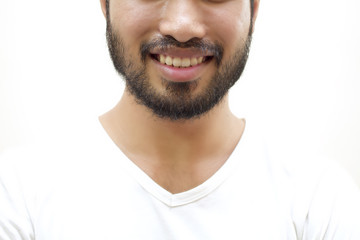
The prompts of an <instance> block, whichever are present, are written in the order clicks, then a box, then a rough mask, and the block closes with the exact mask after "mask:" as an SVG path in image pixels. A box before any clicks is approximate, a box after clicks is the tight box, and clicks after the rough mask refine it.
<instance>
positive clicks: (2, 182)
mask: <svg viewBox="0 0 360 240" xmlns="http://www.w3.org/2000/svg"><path fill="white" fill-rule="evenodd" d="M15 160H16V158H14V157H11V158H9V156H6V155H5V154H3V155H0V240H33V239H35V237H34V231H33V225H32V221H31V218H30V215H29V211H28V208H27V205H26V199H25V197H24V194H23V189H22V184H21V181H20V179H19V176H18V173H17V171H16V168H15V166H14V161H15Z"/></svg>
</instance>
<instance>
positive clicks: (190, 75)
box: [151, 59, 208, 82]
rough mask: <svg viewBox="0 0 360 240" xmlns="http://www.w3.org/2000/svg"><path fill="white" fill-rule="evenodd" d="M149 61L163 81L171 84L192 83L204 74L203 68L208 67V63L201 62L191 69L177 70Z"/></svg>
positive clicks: (153, 60)
mask: <svg viewBox="0 0 360 240" xmlns="http://www.w3.org/2000/svg"><path fill="white" fill-rule="evenodd" d="M151 61H152V62H153V63H154V64H155V67H156V68H157V69H158V71H159V72H160V74H161V75H162V76H163V77H164V78H165V79H167V80H169V81H173V82H190V81H194V80H196V79H198V78H199V77H200V76H201V75H202V73H204V71H205V68H206V66H207V65H208V62H203V63H200V64H198V65H195V66H192V67H187V68H177V67H173V66H169V65H165V64H162V63H160V62H158V61H156V60H155V59H151Z"/></svg>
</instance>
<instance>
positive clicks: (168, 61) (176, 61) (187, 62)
mask: <svg viewBox="0 0 360 240" xmlns="http://www.w3.org/2000/svg"><path fill="white" fill-rule="evenodd" d="M151 58H152V59H154V60H156V61H158V62H159V63H161V64H163V65H167V66H172V67H176V68H189V67H194V66H196V65H199V64H202V63H205V62H208V61H210V60H211V59H212V56H200V57H171V56H167V55H164V54H151Z"/></svg>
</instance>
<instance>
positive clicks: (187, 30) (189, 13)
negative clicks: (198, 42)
mask: <svg viewBox="0 0 360 240" xmlns="http://www.w3.org/2000/svg"><path fill="white" fill-rule="evenodd" d="M201 19H202V15H201V12H200V9H199V7H198V6H196V4H195V3H194V1H188V0H177V1H170V2H169V4H168V5H167V7H166V8H165V9H164V12H163V17H162V20H161V21H160V26H159V30H160V33H161V34H162V35H164V36H171V37H173V38H174V39H176V40H177V41H179V42H187V41H189V40H190V39H193V38H198V39H201V38H203V37H204V36H205V34H206V31H205V27H204V24H203V23H202V21H201Z"/></svg>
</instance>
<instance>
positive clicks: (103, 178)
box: [0, 121, 360, 240]
mask: <svg viewBox="0 0 360 240" xmlns="http://www.w3.org/2000/svg"><path fill="white" fill-rule="evenodd" d="M295 155H296V154H294V155H292V156H291V157H289V159H285V160H284V159H274V158H272V157H270V156H269V154H268V153H267V151H266V145H264V144H263V141H262V140H261V138H259V135H258V134H257V133H256V126H252V125H251V122H250V121H248V122H247V125H246V128H245V132H244V135H243V137H242V139H241V140H240V142H239V144H238V146H237V147H236V149H235V150H234V152H233V153H232V155H231V156H230V158H229V159H228V160H227V162H226V163H225V164H224V165H223V166H222V167H221V168H220V169H219V170H218V171H217V172H216V173H215V174H214V175H213V176H212V177H211V178H210V179H208V180H207V181H205V182H204V183H203V184H201V185H200V186H198V187H196V188H194V189H191V190H189V191H186V192H183V193H179V194H171V193H169V192H168V191H166V190H165V189H163V188H162V187H161V186H159V185H158V184H156V183H155V182H154V181H153V180H152V179H151V178H149V177H148V176H147V175H146V174H145V173H144V172H142V171H141V170H140V168H138V167H137V166H136V165H135V164H134V163H133V162H132V161H131V160H129V159H128V158H127V157H126V156H125V155H124V154H123V153H122V152H121V151H120V150H119V149H118V148H117V147H116V145H115V144H114V143H113V142H112V141H111V140H110V138H109V137H108V136H107V135H106V133H105V131H104V130H103V129H102V127H101V125H100V124H99V123H98V122H97V123H96V124H94V126H91V127H90V128H86V130H85V131H80V130H79V131H78V132H77V133H76V132H72V133H71V134H70V135H69V136H68V137H67V138H65V139H62V140H60V141H58V142H56V143H55V144H54V143H51V142H50V144H46V145H43V146H42V147H41V149H34V148H31V149H28V150H24V151H21V152H20V151H17V152H16V153H9V154H6V155H4V156H1V159H0V240H8V239H11V240H13V239H22V240H25V239H26V240H27V239H36V240H80V239H86V240H99V239H101V240H107V239H114V240H120V239H126V240H129V239H131V240H138V239H139V240H140V239H141V240H144V239H154V240H155V239H156V240H172V239H174V240H175V239H176V240H184V239H186V240H192V239H194V240H195V239H196V240H201V239H206V240H212V239H221V240H223V239H246V240H251V239H261V240H264V239H276V240H279V239H311V240H312V239H339V240H345V239H354V240H359V239H360V193H359V190H358V189H357V187H356V186H355V184H354V183H353V182H352V181H351V180H350V179H349V177H348V176H347V175H346V174H345V173H343V172H342V171H341V170H339V169H338V168H337V167H336V165H333V164H330V163H329V162H326V161H320V160H318V159H315V157H314V156H311V157H307V158H298V157H297V156H295Z"/></svg>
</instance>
